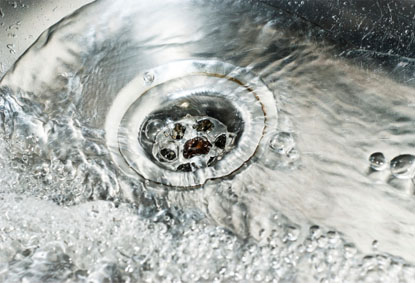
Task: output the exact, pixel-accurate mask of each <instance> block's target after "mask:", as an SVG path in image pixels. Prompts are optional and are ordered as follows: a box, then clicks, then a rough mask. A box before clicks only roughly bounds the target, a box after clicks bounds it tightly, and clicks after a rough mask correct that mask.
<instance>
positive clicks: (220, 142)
mask: <svg viewBox="0 0 415 284" xmlns="http://www.w3.org/2000/svg"><path fill="white" fill-rule="evenodd" d="M215 146H216V147H218V148H220V149H225V146H226V134H221V135H219V136H218V138H216V140H215Z"/></svg>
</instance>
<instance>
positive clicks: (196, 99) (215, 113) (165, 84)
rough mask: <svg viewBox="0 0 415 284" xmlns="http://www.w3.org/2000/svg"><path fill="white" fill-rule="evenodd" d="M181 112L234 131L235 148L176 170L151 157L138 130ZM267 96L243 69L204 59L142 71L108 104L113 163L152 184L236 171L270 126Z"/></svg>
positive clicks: (272, 113) (183, 183)
mask: <svg viewBox="0 0 415 284" xmlns="http://www.w3.org/2000/svg"><path fill="white" fill-rule="evenodd" d="M185 115H193V116H211V117H213V118H214V119H218V120H219V121H221V122H222V123H224V124H225V125H226V126H227V127H228V130H229V131H230V132H233V133H236V142H235V147H234V149H232V150H231V151H230V152H229V153H227V154H226V155H224V156H223V158H222V159H221V160H220V161H219V162H217V163H216V164H215V165H213V166H212V167H205V168H201V169H198V170H196V171H194V172H177V171H172V170H171V169H166V168H164V167H162V166H161V165H160V163H159V162H158V161H157V159H154V157H153V155H152V150H151V149H152V145H151V141H148V139H146V135H144V129H145V128H146V127H145V126H146V123H147V122H148V121H149V120H150V119H158V120H159V121H165V122H166V123H168V122H171V121H174V120H178V119H181V118H182V117H184V116H185ZM276 123H277V110H276V104H275V101H274V98H273V94H272V93H271V92H270V91H269V90H268V88H267V87H266V86H265V85H264V84H263V83H262V82H261V81H260V79H259V78H258V77H256V76H254V75H253V74H251V73H250V72H248V71H247V70H246V69H244V68H239V67H235V66H233V65H231V64H227V63H223V62H219V61H213V60H206V61H195V60H186V61H179V62H173V63H170V64H167V65H164V66H159V67H156V68H154V69H152V70H149V71H146V72H142V73H141V74H139V75H138V76H137V77H136V78H135V79H134V80H132V81H131V82H130V83H129V84H128V85H127V86H126V87H124V88H123V89H122V90H121V91H120V92H119V94H118V95H117V97H116V99H115V100H114V103H113V105H112V106H111V108H110V111H109V113H108V115H107V118H106V124H105V130H106V139H107V144H108V146H109V148H110V150H111V153H112V156H113V159H114V161H115V162H116V163H117V164H118V165H119V166H120V167H121V168H122V169H123V170H124V171H125V172H126V173H129V174H132V171H131V169H133V170H134V171H135V172H136V173H138V174H139V175H141V176H142V177H144V178H145V179H148V180H151V181H153V182H156V183H161V184H164V185H168V186H175V187H194V186H199V185H202V184H204V183H205V182H206V180H208V179H216V178H221V177H224V176H227V175H230V174H232V173H233V172H235V171H237V170H238V169H239V168H240V167H241V166H242V165H243V164H245V163H246V162H247V161H248V160H250V159H251V157H252V156H254V155H255V154H256V153H257V152H258V146H259V145H260V142H261V139H262V138H263V136H264V135H265V134H266V132H267V131H266V129H267V125H276Z"/></svg>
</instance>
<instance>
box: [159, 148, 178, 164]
mask: <svg viewBox="0 0 415 284" xmlns="http://www.w3.org/2000/svg"><path fill="white" fill-rule="evenodd" d="M160 154H161V156H162V157H163V158H165V159H166V160H169V161H173V160H174V159H176V157H177V156H176V153H174V151H173V150H170V149H166V148H164V149H161V151H160Z"/></svg>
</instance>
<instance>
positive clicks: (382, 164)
mask: <svg viewBox="0 0 415 284" xmlns="http://www.w3.org/2000/svg"><path fill="white" fill-rule="evenodd" d="M369 162H370V167H371V168H372V169H374V170H375V171H382V170H384V169H385V168H386V159H385V155H383V153H381V152H376V153H373V154H372V155H370V157H369Z"/></svg>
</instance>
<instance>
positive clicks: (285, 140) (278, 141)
mask: <svg viewBox="0 0 415 284" xmlns="http://www.w3.org/2000/svg"><path fill="white" fill-rule="evenodd" d="M269 146H270V147H271V149H272V150H274V151H275V152H277V153H279V154H283V155H284V154H288V153H289V152H290V151H291V150H292V149H293V148H294V146H295V142H294V138H293V137H292V135H291V134H290V133H288V132H279V133H277V134H275V135H274V137H272V138H271V141H270V143H269Z"/></svg>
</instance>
